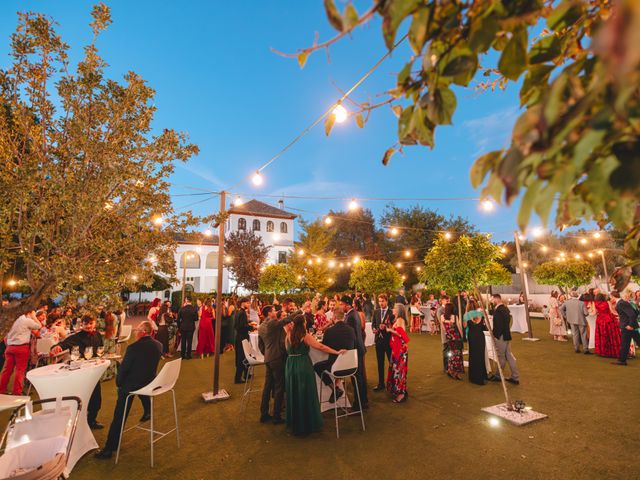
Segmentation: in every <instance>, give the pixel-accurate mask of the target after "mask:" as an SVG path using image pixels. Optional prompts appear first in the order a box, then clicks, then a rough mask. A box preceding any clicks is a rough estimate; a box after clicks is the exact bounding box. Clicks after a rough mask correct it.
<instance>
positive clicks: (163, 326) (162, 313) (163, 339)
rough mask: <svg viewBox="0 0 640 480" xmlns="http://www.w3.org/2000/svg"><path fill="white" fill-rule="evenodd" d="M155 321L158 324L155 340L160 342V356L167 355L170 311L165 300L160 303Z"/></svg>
mask: <svg viewBox="0 0 640 480" xmlns="http://www.w3.org/2000/svg"><path fill="white" fill-rule="evenodd" d="M156 323H157V324H158V335H157V336H156V340H158V341H159V342H160V343H161V344H162V356H163V357H167V356H168V355H169V324H170V323H171V311H170V310H169V305H167V303H166V302H165V303H163V304H162V305H160V310H159V311H158V316H157V317H156Z"/></svg>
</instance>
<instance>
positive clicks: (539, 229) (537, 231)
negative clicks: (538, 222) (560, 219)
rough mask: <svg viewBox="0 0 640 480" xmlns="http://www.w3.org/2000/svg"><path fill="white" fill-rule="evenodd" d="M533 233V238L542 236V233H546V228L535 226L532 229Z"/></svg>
mask: <svg viewBox="0 0 640 480" xmlns="http://www.w3.org/2000/svg"><path fill="white" fill-rule="evenodd" d="M531 235H533V238H540V237H541V236H542V235H544V228H542V227H535V228H534V229H533V230H531Z"/></svg>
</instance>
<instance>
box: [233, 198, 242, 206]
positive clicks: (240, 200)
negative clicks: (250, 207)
mask: <svg viewBox="0 0 640 480" xmlns="http://www.w3.org/2000/svg"><path fill="white" fill-rule="evenodd" d="M243 203H244V202H243V201H242V198H240V197H238V198H236V199H235V200H234V202H233V204H234V205H235V206H236V207H239V206H241V205H242V204H243Z"/></svg>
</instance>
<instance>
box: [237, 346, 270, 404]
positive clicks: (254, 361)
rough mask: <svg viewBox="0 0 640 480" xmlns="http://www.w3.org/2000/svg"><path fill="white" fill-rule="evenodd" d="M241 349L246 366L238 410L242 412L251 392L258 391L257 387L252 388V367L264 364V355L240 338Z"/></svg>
mask: <svg viewBox="0 0 640 480" xmlns="http://www.w3.org/2000/svg"><path fill="white" fill-rule="evenodd" d="M242 350H243V351H244V356H245V360H244V364H245V365H246V366H247V374H246V376H245V380H244V392H243V394H242V400H241V401H240V411H241V412H242V411H243V410H244V409H245V408H246V406H247V405H248V404H249V398H250V397H251V393H253V392H257V391H259V388H256V389H254V388H253V374H254V368H255V367H257V366H259V365H264V355H262V353H261V352H260V351H255V350H254V349H253V347H252V346H251V343H250V342H249V340H242Z"/></svg>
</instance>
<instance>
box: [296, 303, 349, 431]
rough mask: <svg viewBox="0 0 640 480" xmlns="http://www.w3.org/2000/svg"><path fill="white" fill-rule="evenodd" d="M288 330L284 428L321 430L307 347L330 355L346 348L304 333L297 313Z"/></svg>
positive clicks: (339, 353)
mask: <svg viewBox="0 0 640 480" xmlns="http://www.w3.org/2000/svg"><path fill="white" fill-rule="evenodd" d="M286 330H287V340H286V344H287V353H288V357H287V364H286V367H285V375H284V378H285V387H286V391H287V429H288V430H290V431H291V432H292V433H293V434H294V435H307V434H309V433H313V432H319V431H320V430H321V429H322V414H321V413H320V402H319V401H318V387H317V384H316V374H315V372H314V371H313V364H312V363H311V359H310V358H309V348H315V349H317V350H320V351H321V352H325V353H329V354H331V355H341V354H343V353H344V352H346V350H340V351H336V350H334V349H333V348H329V347H327V346H326V345H323V344H322V343H320V342H318V341H317V340H316V339H315V338H314V337H313V335H311V334H310V333H308V332H307V327H306V322H305V317H304V315H296V316H295V318H294V319H293V322H292V323H290V324H288V325H287V326H286Z"/></svg>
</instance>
